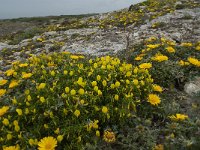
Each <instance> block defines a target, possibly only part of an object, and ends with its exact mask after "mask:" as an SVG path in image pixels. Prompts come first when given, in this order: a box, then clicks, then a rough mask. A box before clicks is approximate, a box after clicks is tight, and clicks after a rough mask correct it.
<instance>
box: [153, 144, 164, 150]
mask: <svg viewBox="0 0 200 150" xmlns="http://www.w3.org/2000/svg"><path fill="white" fill-rule="evenodd" d="M153 150H164V146H163V145H162V144H158V145H156V146H155V147H154V148H153Z"/></svg>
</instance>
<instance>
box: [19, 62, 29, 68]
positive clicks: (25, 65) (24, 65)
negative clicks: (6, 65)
mask: <svg viewBox="0 0 200 150" xmlns="http://www.w3.org/2000/svg"><path fill="white" fill-rule="evenodd" d="M27 66H28V64H27V63H25V64H19V67H21V68H22V67H27Z"/></svg>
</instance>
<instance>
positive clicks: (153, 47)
mask: <svg viewBox="0 0 200 150" xmlns="http://www.w3.org/2000/svg"><path fill="white" fill-rule="evenodd" d="M159 46H160V44H155V45H153V44H149V45H147V47H148V48H150V49H155V48H157V47H159Z"/></svg>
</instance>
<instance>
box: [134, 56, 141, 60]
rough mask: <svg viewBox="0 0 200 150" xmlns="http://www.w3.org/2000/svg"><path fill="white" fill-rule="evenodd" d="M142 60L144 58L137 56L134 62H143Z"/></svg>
mask: <svg viewBox="0 0 200 150" xmlns="http://www.w3.org/2000/svg"><path fill="white" fill-rule="evenodd" d="M142 59H143V57H140V56H137V57H135V59H134V60H136V61H140V60H142Z"/></svg>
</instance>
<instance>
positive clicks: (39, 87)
mask: <svg viewBox="0 0 200 150" xmlns="http://www.w3.org/2000/svg"><path fill="white" fill-rule="evenodd" d="M45 86H46V83H40V84H39V86H38V89H39V90H40V89H44V88H45Z"/></svg>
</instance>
